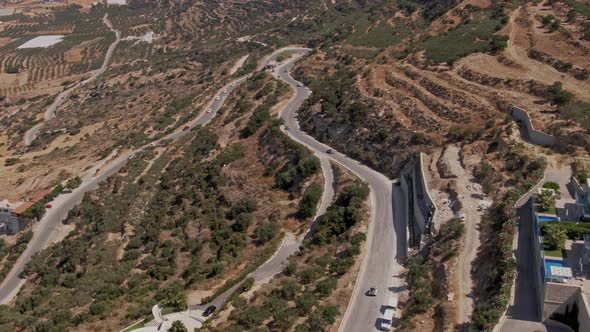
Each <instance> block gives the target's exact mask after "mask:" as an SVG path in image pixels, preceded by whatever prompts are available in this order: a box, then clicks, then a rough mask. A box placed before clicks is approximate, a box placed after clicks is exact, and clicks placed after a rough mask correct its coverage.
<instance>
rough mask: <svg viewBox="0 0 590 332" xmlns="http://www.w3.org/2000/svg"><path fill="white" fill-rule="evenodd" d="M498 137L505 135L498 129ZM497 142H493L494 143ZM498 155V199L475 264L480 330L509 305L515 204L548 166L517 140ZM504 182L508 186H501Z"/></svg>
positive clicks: (476, 320) (476, 326)
mask: <svg viewBox="0 0 590 332" xmlns="http://www.w3.org/2000/svg"><path fill="white" fill-rule="evenodd" d="M497 135H499V136H496V137H497V138H499V137H502V136H503V135H505V134H503V133H502V131H501V130H498V133H497ZM492 144H493V143H492ZM492 155H495V156H494V158H495V159H496V160H500V161H501V163H498V162H495V164H496V165H497V166H496V167H497V168H496V171H495V172H488V173H487V176H486V177H485V178H484V180H486V178H489V177H493V178H494V179H495V180H492V181H491V182H492V183H495V185H494V188H495V189H494V190H493V191H491V192H490V195H491V196H492V197H494V201H495V203H494V204H493V205H492V207H491V209H490V211H489V212H488V213H487V214H486V216H485V219H484V222H483V227H482V230H481V233H480V238H481V243H482V244H481V247H480V250H479V252H478V254H477V258H476V261H475V262H474V265H475V266H477V267H478V268H477V271H476V272H474V280H475V287H474V289H475V301H474V302H475V309H474V311H473V320H472V324H471V327H472V329H474V330H477V331H488V330H491V329H492V328H493V327H494V326H495V325H496V324H497V323H498V320H499V319H500V316H501V315H502V313H503V312H504V311H505V310H506V308H507V307H508V303H509V300H510V290H511V288H512V286H513V280H514V277H515V274H516V260H515V258H514V257H513V250H512V242H513V239H514V236H515V234H516V228H517V226H518V218H517V213H516V208H515V204H516V202H517V201H518V199H519V198H520V197H521V196H522V195H523V194H524V193H526V192H527V191H528V190H529V189H530V188H532V187H533V186H534V185H535V184H536V183H537V182H538V181H540V180H541V178H542V177H543V172H544V171H545V168H546V167H547V164H546V161H545V160H544V159H543V158H540V157H536V156H532V155H529V153H527V151H526V149H525V148H524V147H523V146H521V145H518V144H516V143H514V142H512V143H509V145H508V148H507V149H505V150H503V151H498V152H495V153H492V154H490V156H492ZM486 181H488V180H486ZM501 183H504V184H505V185H506V186H507V189H500V188H502V187H503V186H502V185H501Z"/></svg>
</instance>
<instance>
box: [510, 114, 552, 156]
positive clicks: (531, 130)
mask: <svg viewBox="0 0 590 332" xmlns="http://www.w3.org/2000/svg"><path fill="white" fill-rule="evenodd" d="M511 114H512V117H513V118H514V119H515V120H517V121H520V122H521V123H522V125H523V126H524V129H525V132H526V135H527V139H528V140H529V141H530V142H531V143H533V144H537V145H542V146H553V145H555V136H553V135H549V134H547V133H545V132H542V131H540V130H537V129H535V126H533V123H532V122H531V118H530V117H529V114H528V113H527V111H525V110H523V109H520V108H518V107H512V111H511Z"/></svg>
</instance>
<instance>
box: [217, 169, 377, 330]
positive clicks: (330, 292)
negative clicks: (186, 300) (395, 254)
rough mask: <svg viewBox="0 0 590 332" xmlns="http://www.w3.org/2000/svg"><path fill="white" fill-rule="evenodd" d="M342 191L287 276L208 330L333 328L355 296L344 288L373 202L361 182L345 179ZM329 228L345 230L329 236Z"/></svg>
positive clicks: (237, 301)
mask: <svg viewBox="0 0 590 332" xmlns="http://www.w3.org/2000/svg"><path fill="white" fill-rule="evenodd" d="M348 177H349V176H348V175H346V176H345V179H346V178H348ZM338 188H340V189H339V190H338V194H337V197H336V200H335V202H334V203H333V205H331V206H330V207H329V208H328V211H327V212H326V214H325V215H324V216H323V217H321V218H320V221H319V224H318V231H316V232H315V233H314V235H313V237H312V238H311V240H310V241H309V242H307V243H306V244H305V245H304V246H303V247H302V248H301V252H300V253H299V254H298V255H294V256H292V257H291V258H290V260H289V264H288V265H287V266H286V268H285V270H284V271H283V273H282V274H281V275H279V276H277V277H275V278H274V279H273V280H271V281H270V283H269V284H268V285H264V286H262V287H261V288H260V289H259V290H256V291H254V292H253V293H252V292H250V293H245V294H242V295H241V296H239V297H236V298H234V299H233V300H232V302H231V308H232V311H231V313H230V315H229V320H228V321H227V322H226V321H218V322H216V323H215V324H213V325H216V327H214V328H207V329H206V330H207V331H221V330H223V331H244V330H246V329H249V330H251V329H271V330H274V329H277V330H281V331H286V330H289V329H292V328H294V329H295V331H314V332H315V331H327V330H328V329H329V328H330V327H331V326H333V324H334V323H335V322H336V320H337V319H338V318H339V317H341V316H342V314H343V313H344V310H345V309H346V305H347V301H348V296H350V293H349V292H350V291H351V290H350V289H348V290H346V289H343V288H346V287H348V286H346V285H347V284H348V283H349V282H350V280H354V279H353V278H354V272H353V270H352V269H353V266H354V265H355V262H356V257H357V256H358V255H359V254H360V252H361V245H362V243H363V241H364V240H365V234H364V233H363V232H362V231H361V229H362V228H364V226H361V222H362V221H363V220H366V216H367V214H366V210H365V209H366V207H365V204H366V203H365V202H366V199H367V197H368V190H367V188H366V187H365V186H364V185H363V184H360V183H358V182H357V181H351V180H342V181H341V182H339V184H338ZM343 210H346V211H348V213H349V214H350V215H355V216H358V218H356V219H354V220H350V219H347V217H346V216H344V215H341V214H340V212H339V211H343ZM347 220H348V221H347ZM328 228H329V229H341V230H342V231H340V232H338V234H332V235H330V236H327V233H326V232H325V229H328ZM347 293H348V295H346V296H345V297H344V298H343V299H342V300H338V299H339V298H342V297H343V296H344V294H347ZM292 304H294V307H293V305H292Z"/></svg>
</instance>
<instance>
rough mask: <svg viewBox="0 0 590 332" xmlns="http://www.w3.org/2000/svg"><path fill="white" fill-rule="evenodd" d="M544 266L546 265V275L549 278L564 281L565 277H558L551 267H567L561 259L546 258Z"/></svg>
mask: <svg viewBox="0 0 590 332" xmlns="http://www.w3.org/2000/svg"><path fill="white" fill-rule="evenodd" d="M544 264H545V275H546V276H547V278H557V279H563V278H564V277H562V276H556V275H554V274H552V273H551V267H552V266H556V267H567V264H566V263H565V262H564V261H562V260H559V259H550V258H545V260H544Z"/></svg>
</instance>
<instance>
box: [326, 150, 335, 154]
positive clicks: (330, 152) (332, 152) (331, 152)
mask: <svg viewBox="0 0 590 332" xmlns="http://www.w3.org/2000/svg"><path fill="white" fill-rule="evenodd" d="M326 153H327V154H334V150H332V149H328V150H326Z"/></svg>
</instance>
